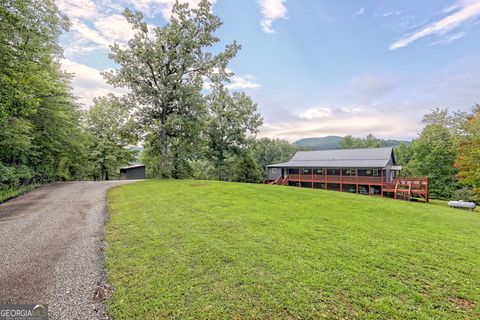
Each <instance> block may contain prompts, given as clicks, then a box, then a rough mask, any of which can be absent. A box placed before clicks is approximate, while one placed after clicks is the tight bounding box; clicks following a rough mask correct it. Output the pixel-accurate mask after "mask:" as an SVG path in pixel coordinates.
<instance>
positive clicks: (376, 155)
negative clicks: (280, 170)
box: [268, 147, 395, 168]
mask: <svg viewBox="0 0 480 320" xmlns="http://www.w3.org/2000/svg"><path fill="white" fill-rule="evenodd" d="M390 160H392V164H395V157H394V155H393V149H392V148H391V147H389V148H364V149H340V150H320V151H299V152H297V153H296V154H295V155H294V156H293V158H292V160H290V161H288V162H284V163H278V164H272V165H269V166H268V167H297V168H300V167H319V168H340V167H344V168H384V167H386V166H387V164H388V162H389V161H390Z"/></svg>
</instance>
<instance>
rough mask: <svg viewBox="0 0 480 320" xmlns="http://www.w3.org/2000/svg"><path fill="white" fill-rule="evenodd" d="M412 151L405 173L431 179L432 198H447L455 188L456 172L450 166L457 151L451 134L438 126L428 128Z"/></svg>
mask: <svg viewBox="0 0 480 320" xmlns="http://www.w3.org/2000/svg"><path fill="white" fill-rule="evenodd" d="M411 148H412V158H411V161H410V162H409V163H408V165H407V170H408V172H410V173H411V174H413V175H415V176H428V177H429V178H430V196H431V197H432V198H437V199H450V197H451V196H452V194H453V192H454V191H455V190H456V189H457V181H456V178H455V175H456V173H457V170H456V169H455V168H454V166H453V164H454V161H455V157H456V150H455V144H454V138H453V137H452V135H451V133H450V131H449V130H448V129H447V128H446V127H444V126H442V125H439V124H431V125H427V126H426V127H425V128H424V129H423V131H422V133H421V134H420V136H419V138H418V139H416V140H415V141H414V142H413V144H412V147H411Z"/></svg>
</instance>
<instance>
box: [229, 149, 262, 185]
mask: <svg viewBox="0 0 480 320" xmlns="http://www.w3.org/2000/svg"><path fill="white" fill-rule="evenodd" d="M261 178H262V175H261V174H260V168H259V167H258V164H257V162H256V161H255V159H254V158H253V155H252V152H250V151H247V152H243V153H242V154H240V156H239V157H238V161H237V163H236V164H235V169H234V172H233V181H238V182H249V183H258V182H261Z"/></svg>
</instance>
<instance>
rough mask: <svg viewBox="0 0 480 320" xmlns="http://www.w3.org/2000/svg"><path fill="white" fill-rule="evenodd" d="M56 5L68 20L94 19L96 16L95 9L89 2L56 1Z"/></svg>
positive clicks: (87, 0)
mask: <svg viewBox="0 0 480 320" xmlns="http://www.w3.org/2000/svg"><path fill="white" fill-rule="evenodd" d="M56 3H57V5H58V8H59V9H60V11H62V12H63V13H65V14H66V15H67V16H68V17H69V18H84V19H94V18H95V17H97V16H98V11H97V7H96V5H95V3H94V2H93V1H91V0H57V1H56Z"/></svg>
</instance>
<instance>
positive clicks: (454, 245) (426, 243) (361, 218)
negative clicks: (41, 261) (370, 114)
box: [105, 180, 480, 320]
mask: <svg viewBox="0 0 480 320" xmlns="http://www.w3.org/2000/svg"><path fill="white" fill-rule="evenodd" d="M108 204H109V212H110V219H109V222H108V224H107V226H106V234H105V237H106V242H107V246H106V248H107V251H106V256H107V258H106V267H107V271H108V272H107V273H108V277H109V279H108V280H109V283H110V284H111V285H112V286H113V287H114V288H115V291H114V292H113V295H112V297H111V299H110V300H108V301H107V305H108V311H109V313H110V316H111V317H112V318H113V319H132V320H133V319H173V318H174V319H478V318H480V310H479V309H478V306H477V305H476V303H477V302H478V301H480V291H479V290H478V288H479V284H480V265H479V264H478V261H479V258H480V253H479V250H478V248H479V246H480V237H478V230H479V229H480V215H478V214H472V213H470V212H465V211H461V210H460V211H459V210H454V209H450V208H448V207H446V206H440V205H433V204H419V203H411V202H406V201H395V200H391V199H385V198H377V197H368V196H359V195H352V194H348V193H342V192H335V191H324V190H316V189H303V188H290V187H283V186H269V185H254V184H239V183H226V182H212V181H193V180H192V181H188V180H183V181H176V180H152V181H146V182H141V183H136V184H129V185H125V186H121V187H119V188H115V189H111V191H110V192H109V194H108Z"/></svg>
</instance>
